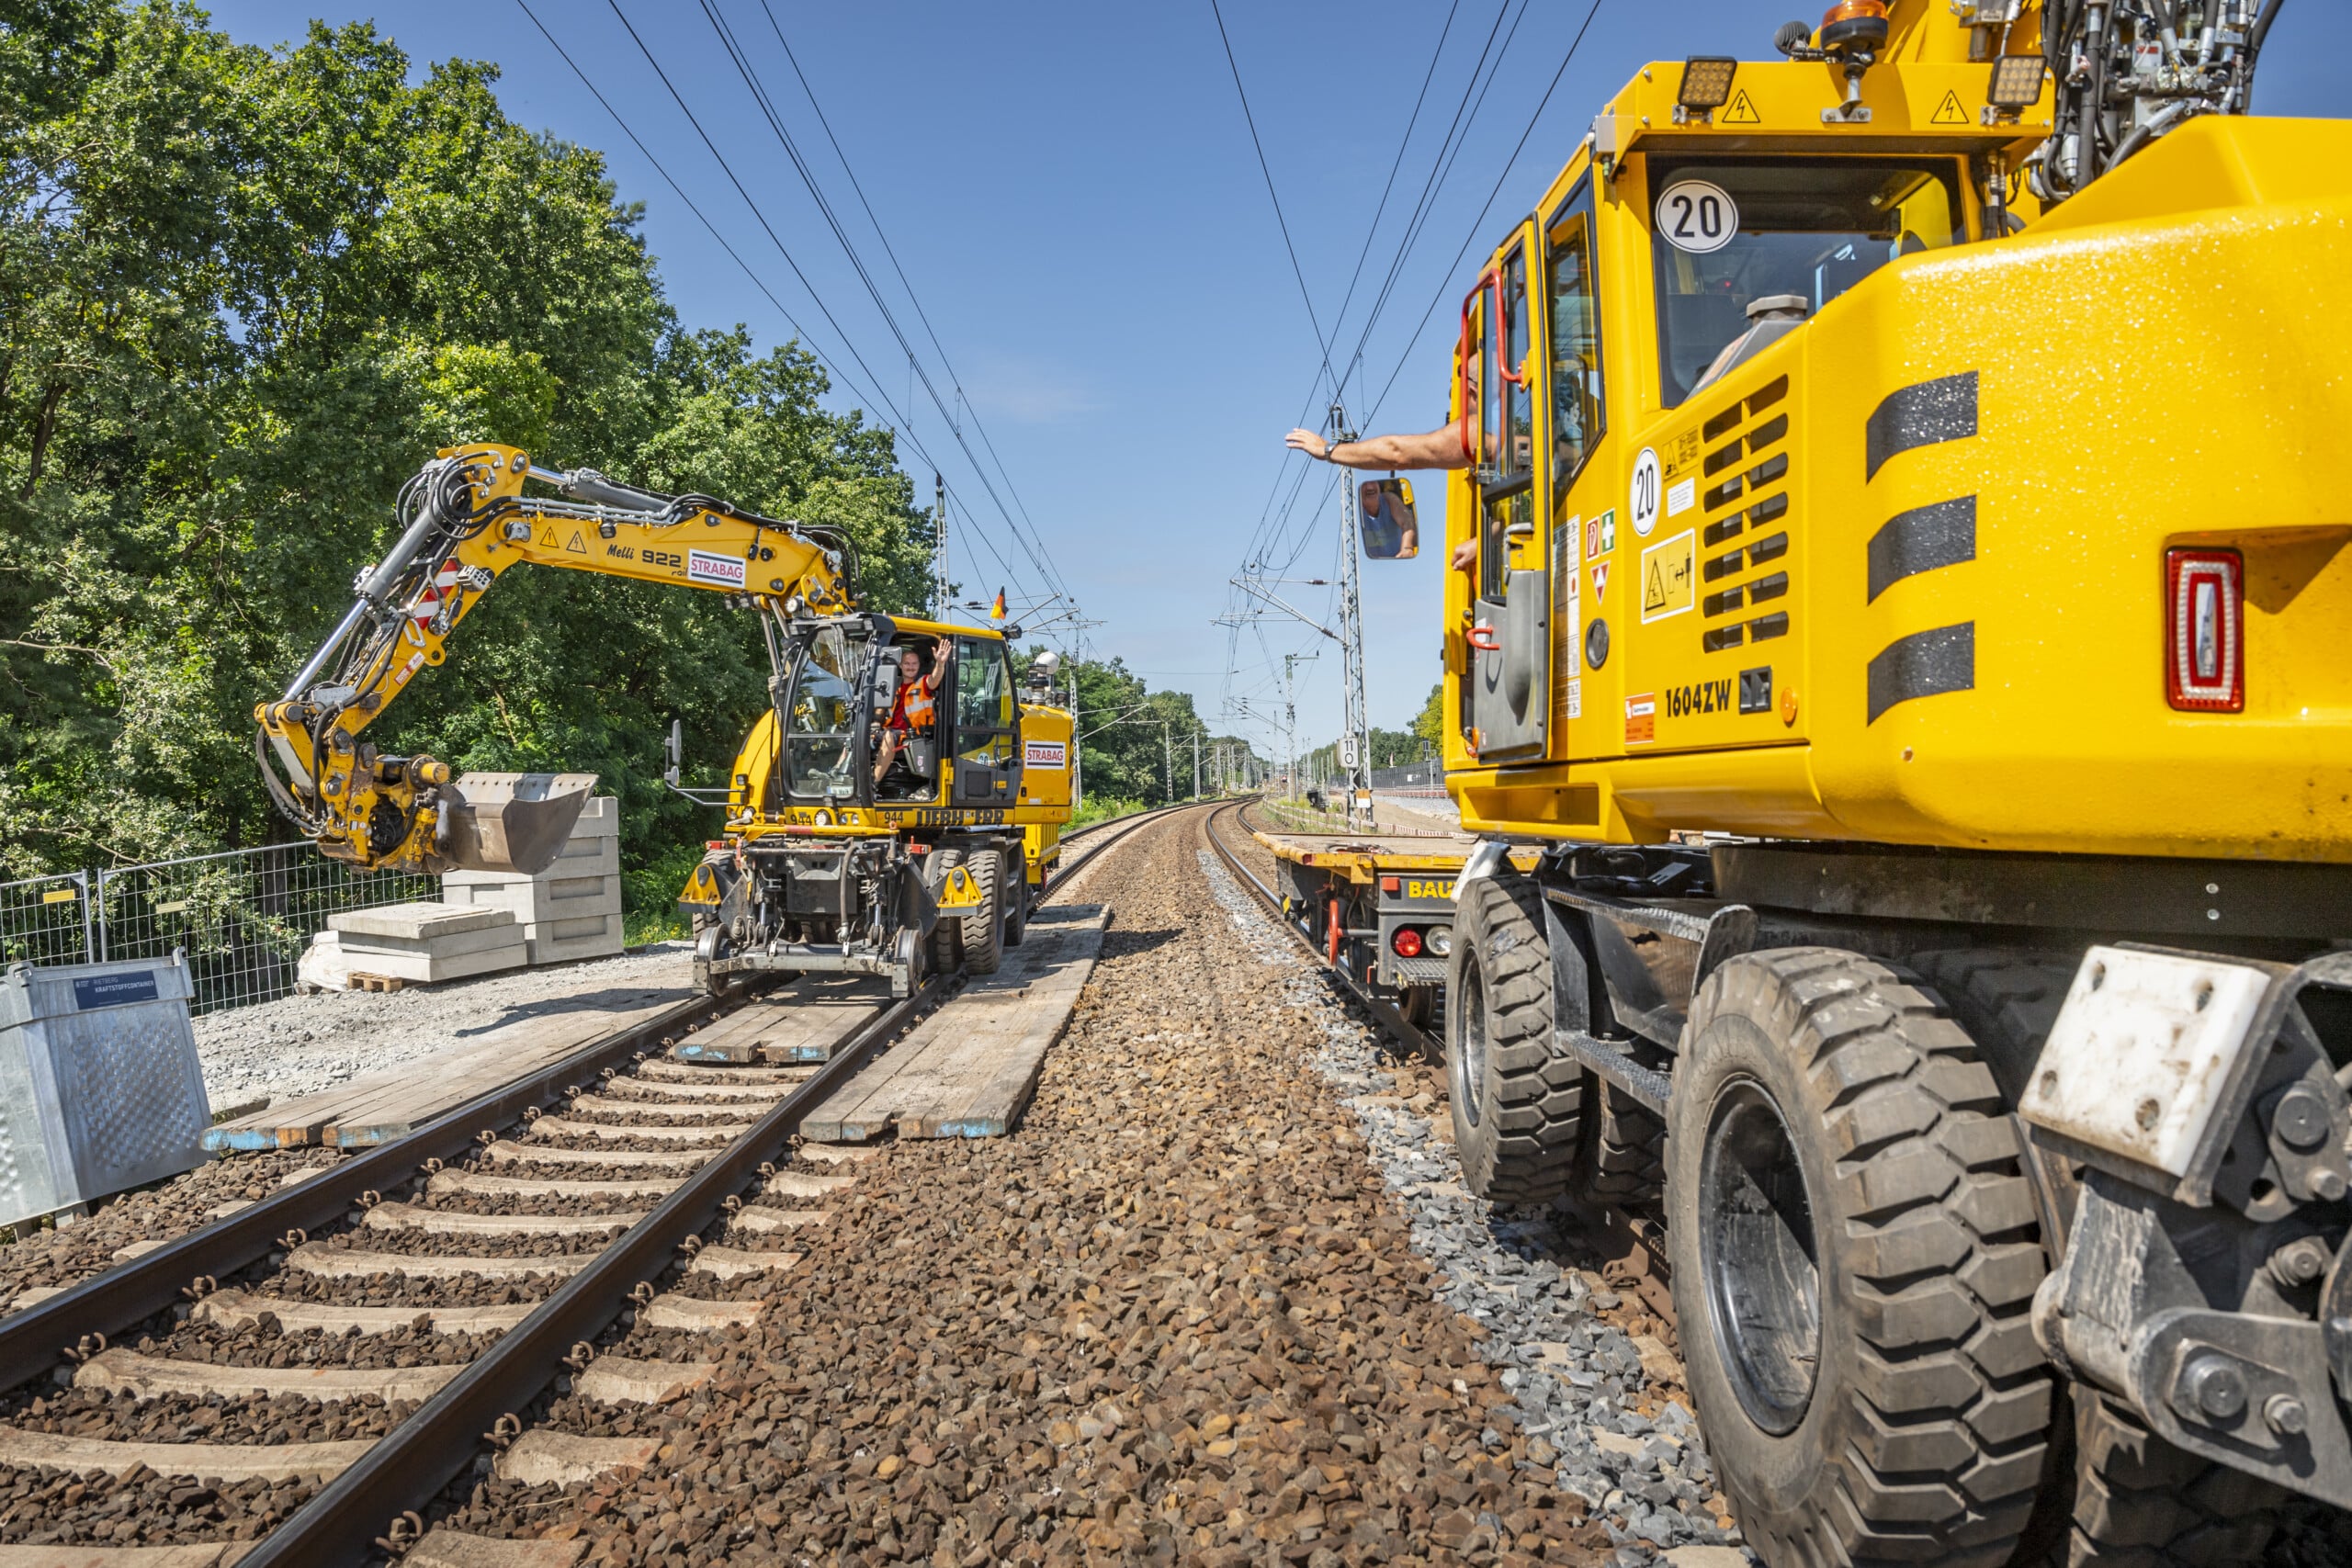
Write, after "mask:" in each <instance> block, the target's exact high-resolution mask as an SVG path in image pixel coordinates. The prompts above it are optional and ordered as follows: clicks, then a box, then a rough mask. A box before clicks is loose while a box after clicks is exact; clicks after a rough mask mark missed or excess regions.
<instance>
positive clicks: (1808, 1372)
mask: <svg viewBox="0 0 2352 1568" xmlns="http://www.w3.org/2000/svg"><path fill="white" fill-rule="evenodd" d="M1698 1198H1699V1205H1698V1206H1699V1215H1698V1219H1699V1227H1698V1228H1699V1238H1698V1239H1699V1256H1700V1259H1701V1261H1702V1266H1703V1268H1702V1271H1703V1273H1704V1274H1705V1277H1706V1291H1707V1306H1708V1310H1709V1311H1710V1312H1711V1313H1712V1314H1713V1316H1714V1319H1715V1329H1716V1334H1715V1337H1716V1341H1717V1343H1718V1344H1720V1345H1721V1346H1722V1347H1723V1351H1724V1371H1725V1372H1726V1373H1727V1374H1729V1378H1730V1382H1731V1385H1732V1389H1733V1391H1734V1392H1735V1393H1737V1394H1738V1396H1739V1403H1740V1404H1741V1406H1742V1408H1744V1409H1745V1410H1746V1411H1747V1416H1748V1418H1749V1419H1750V1420H1752V1421H1754V1422H1755V1423H1756V1424H1757V1425H1758V1427H1763V1428H1764V1429H1765V1430H1766V1431H1768V1432H1771V1433H1774V1434H1776V1435H1777V1434H1781V1433H1786V1432H1788V1431H1790V1430H1792V1429H1793V1428H1794V1427H1795V1426H1796V1425H1797V1423H1798V1422H1799V1421H1801V1420H1802V1419H1804V1413H1805V1408H1806V1406H1807V1405H1809V1404H1811V1403H1812V1401H1813V1391H1814V1383H1815V1378H1816V1376H1817V1375H1818V1373H1819V1371H1820V1364H1821V1360H1820V1358H1821V1269H1820V1254H1819V1250H1818V1247H1817V1246H1816V1243H1815V1235H1814V1225H1813V1203H1812V1201H1811V1197H1810V1194H1808V1193H1807V1191H1806V1190H1805V1182H1804V1168H1803V1167H1802V1166H1800V1165H1799V1164H1798V1161H1797V1155H1796V1145H1795V1142H1794V1140H1793V1139H1792V1137H1791V1135H1790V1133H1789V1128H1788V1122H1787V1121H1786V1120H1785V1119H1784V1118H1783V1117H1782V1116H1781V1108H1780V1107H1779V1106H1778V1105H1777V1104H1775V1103H1774V1102H1773V1100H1772V1098H1771V1096H1770V1095H1769V1094H1768V1093H1766V1092H1765V1090H1764V1089H1763V1086H1762V1085H1760V1084H1758V1083H1757V1082H1756V1081H1755V1080H1753V1079H1746V1078H1743V1079H1736V1080H1734V1081H1733V1082H1731V1083H1729V1084H1726V1085H1725V1086H1724V1089H1722V1091H1721V1092H1720V1093H1718V1094H1717V1095H1716V1097H1715V1104H1714V1109H1713V1113H1712V1114H1711V1115H1710V1116H1709V1118H1708V1122H1707V1136H1706V1143H1705V1146H1704V1148H1703V1150H1702V1154H1701V1156H1700V1166H1699V1192H1698Z"/></svg>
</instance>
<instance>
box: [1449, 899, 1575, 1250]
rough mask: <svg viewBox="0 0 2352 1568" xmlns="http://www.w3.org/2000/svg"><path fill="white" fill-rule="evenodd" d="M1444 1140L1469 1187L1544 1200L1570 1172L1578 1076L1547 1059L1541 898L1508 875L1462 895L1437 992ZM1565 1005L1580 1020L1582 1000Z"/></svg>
mask: <svg viewBox="0 0 2352 1568" xmlns="http://www.w3.org/2000/svg"><path fill="white" fill-rule="evenodd" d="M1445 997H1446V1000H1445V1012H1446V1019H1445V1040H1446V1051H1445V1058H1446V1084H1447V1089H1449V1091H1450V1093H1449V1098H1450V1099H1451V1100H1452V1102H1453V1143H1454V1147H1455V1149H1456V1150H1457V1151H1458V1152H1459V1153H1460V1154H1461V1156H1462V1178H1463V1180H1464V1183H1465V1184H1466V1185H1467V1186H1468V1187H1469V1189H1470V1190H1471V1191H1473V1192H1475V1193H1476V1194H1477V1195H1478V1196H1479V1197H1481V1198H1490V1199H1492V1200H1494V1201H1496V1202H1498V1203H1549V1202H1551V1201H1553V1200H1554V1199H1555V1198H1558V1197H1559V1196H1560V1195H1561V1194H1562V1193H1564V1192H1565V1191H1566V1190H1567V1187H1568V1179H1569V1177H1570V1175H1571V1174H1572V1173H1573V1172H1574V1170H1575V1167H1576V1156H1577V1133H1578V1131H1579V1129H1580V1126H1581V1122H1582V1117H1581V1111H1582V1110H1583V1103H1584V1069H1583V1066H1581V1065H1580V1064H1579V1063H1578V1062H1577V1059H1576V1058H1575V1057H1573V1056H1568V1055H1554V1054H1553V1050H1552V1026H1553V1019H1554V1016H1555V1005H1556V1003H1555V998H1554V996H1553V987H1552V955H1551V952H1550V950H1549V948H1548V946H1547V945H1546V943H1545V942H1544V903H1543V895H1542V894H1541V893H1540V892H1538V891H1537V889H1536V887H1535V885H1534V884H1533V883H1532V882H1531V881H1529V880H1528V879H1527V878H1526V877H1524V876H1522V875H1520V874H1517V873H1513V872H1505V873H1503V874H1499V875H1496V876H1490V877H1480V878H1479V879H1477V880H1476V881H1475V882H1472V883H1471V884H1470V885H1469V886H1468V887H1466V888H1464V891H1463V895H1462V900H1461V909H1460V912H1459V918H1458V919H1457V920H1456V923H1455V930H1454V942H1453V957H1452V961H1451V964H1450V965H1449V968H1448V980H1447V985H1446V992H1445ZM1568 1005H1570V1006H1572V1007H1574V1008H1576V1009H1577V1016H1578V1017H1580V1015H1581V1010H1582V1005H1581V998H1571V999H1570V1000H1569V1002H1568Z"/></svg>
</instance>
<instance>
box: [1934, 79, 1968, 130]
mask: <svg viewBox="0 0 2352 1568" xmlns="http://www.w3.org/2000/svg"><path fill="white" fill-rule="evenodd" d="M1967 123H1968V108H1967V106H1966V105H1964V104H1962V102H1961V101H1960V95H1959V94H1958V93H1955V92H1953V91H1952V90H1951V88H1949V87H1947V88H1945V89H1944V101H1943V102H1941V103H1939V104H1938V105H1937V106H1936V112H1935V113H1934V114H1932V115H1930V116H1929V117H1928V124H1929V125H1966V124H1967Z"/></svg>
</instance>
